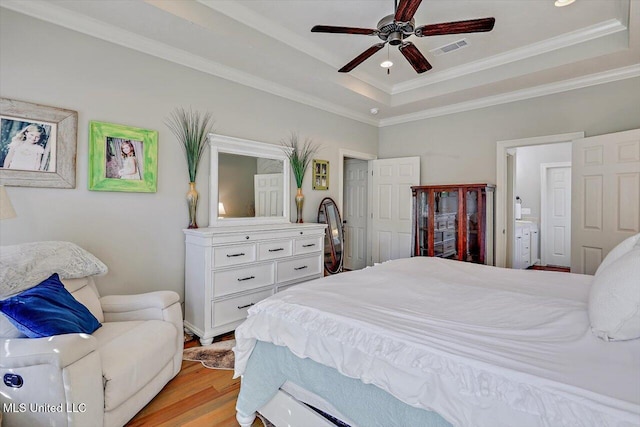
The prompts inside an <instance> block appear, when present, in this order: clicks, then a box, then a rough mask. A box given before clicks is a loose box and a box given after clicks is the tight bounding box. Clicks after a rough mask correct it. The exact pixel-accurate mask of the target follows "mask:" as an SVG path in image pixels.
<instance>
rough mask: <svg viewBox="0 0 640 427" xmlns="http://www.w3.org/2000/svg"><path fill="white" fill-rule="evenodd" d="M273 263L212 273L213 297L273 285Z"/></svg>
mask: <svg viewBox="0 0 640 427" xmlns="http://www.w3.org/2000/svg"><path fill="white" fill-rule="evenodd" d="M274 273H275V272H274V264H273V262H271V263H268V264H263V265H252V266H246V267H239V268H233V269H230V270H222V271H214V272H213V297H214V298H216V297H220V296H223V295H228V294H232V293H236V292H242V291H246V290H249V289H255V288H259V287H261V286H268V285H272V284H273V279H274V275H275V274H274Z"/></svg>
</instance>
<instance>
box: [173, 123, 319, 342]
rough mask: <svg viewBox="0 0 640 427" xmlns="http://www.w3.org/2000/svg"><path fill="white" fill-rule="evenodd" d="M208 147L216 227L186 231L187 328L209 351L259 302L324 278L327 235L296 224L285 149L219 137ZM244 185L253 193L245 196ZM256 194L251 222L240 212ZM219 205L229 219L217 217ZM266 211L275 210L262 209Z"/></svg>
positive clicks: (211, 204)
mask: <svg viewBox="0 0 640 427" xmlns="http://www.w3.org/2000/svg"><path fill="white" fill-rule="evenodd" d="M210 145H211V171H212V173H211V175H210V180H211V181H210V185H209V190H210V194H209V224H210V227H208V228H199V229H186V230H184V233H185V236H186V250H185V253H186V262H185V310H184V311H185V320H184V325H185V327H186V328H187V329H189V330H191V331H193V333H194V334H195V335H197V336H198V337H200V342H201V343H202V344H203V345H207V344H210V343H211V342H212V341H213V338H214V337H215V336H217V335H220V334H223V333H227V332H230V331H233V330H234V329H235V328H236V326H238V325H239V324H240V323H242V321H244V319H245V318H246V317H247V310H248V309H249V307H251V306H252V305H254V304H256V303H257V302H259V301H260V300H262V299H264V298H267V297H268V296H270V295H272V294H274V293H275V292H280V291H282V290H284V289H286V288H288V287H290V286H293V285H296V284H299V283H301V282H304V281H307V280H311V279H315V278H318V277H322V275H323V268H324V265H323V258H322V257H323V242H324V229H325V227H326V225H325V224H313V223H310V224H294V223H291V222H290V216H289V209H288V205H289V200H290V199H289V197H290V194H289V188H290V185H289V180H290V177H291V176H290V174H289V168H288V167H285V166H287V165H288V158H287V156H286V154H285V153H284V152H283V150H282V147H280V146H278V145H275V144H266V143H261V142H256V141H248V140H243V139H238V138H232V137H228V136H223V135H214V134H212V135H211V136H210ZM223 162H231V163H230V164H231V165H233V167H230V165H229V164H223ZM239 164H243V165H245V167H244V168H240V167H238V166H237V165H239ZM229 169H232V171H231V173H229ZM274 171H277V172H275V173H274ZM228 181H232V182H228ZM261 181H269V182H272V183H273V184H271V185H270V186H269V187H270V189H271V190H270V192H269V193H265V192H264V191H263V190H262V189H261V188H262V187H261V186H260V185H259V183H260V182H261ZM240 182H246V183H247V186H248V187H252V188H253V189H244V187H242V188H243V189H242V190H239V188H240V187H238V186H239V183H240ZM231 184H233V185H231ZM254 190H255V200H254V201H253V203H254V204H255V206H256V209H254V211H255V212H254V213H253V214H252V215H251V216H247V213H246V210H240V211H237V210H235V209H234V206H238V205H242V204H243V203H245V202H244V200H246V196H247V193H250V194H251V195H252V196H253V194H254ZM265 194H268V196H265ZM252 199H253V197H252ZM239 200H243V202H242V203H241V202H239ZM283 201H285V203H282V202H283ZM221 202H223V203H224V206H225V210H226V212H227V214H226V215H225V216H224V217H221V216H220V215H219V213H220V212H219V204H220V203H221ZM264 203H266V205H268V206H270V207H269V208H266V209H263V208H262V207H263V204H264ZM234 212H235V213H234ZM269 212H271V213H272V214H271V215H270V214H269Z"/></svg>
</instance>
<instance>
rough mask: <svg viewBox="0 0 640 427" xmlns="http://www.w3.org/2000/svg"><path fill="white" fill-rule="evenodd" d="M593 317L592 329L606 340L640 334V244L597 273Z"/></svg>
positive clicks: (592, 293) (591, 297) (591, 298)
mask: <svg viewBox="0 0 640 427" xmlns="http://www.w3.org/2000/svg"><path fill="white" fill-rule="evenodd" d="M589 320H590V322H591V331H592V332H593V333H594V334H595V335H596V336H598V337H600V338H602V339H604V340H606V341H609V340H630V339H634V338H640V247H638V248H633V249H632V250H630V251H629V252H627V253H625V254H624V255H622V256H620V257H619V258H618V259H617V260H615V261H614V262H612V263H611V264H610V265H608V266H607V267H606V268H604V269H602V271H599V272H598V274H596V276H595V278H594V281H593V285H592V287H591V291H590V293H589Z"/></svg>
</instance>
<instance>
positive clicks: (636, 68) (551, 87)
mask: <svg viewBox="0 0 640 427" xmlns="http://www.w3.org/2000/svg"><path fill="white" fill-rule="evenodd" d="M634 77H640V64H634V65H630V66H627V67H621V68H616V69H613V70H608V71H604V72H601V73H594V74H589V75H587V76H582V77H577V78H575V79H568V80H563V81H560V82H555V83H549V84H546V85H540V86H536V87H533V88H529V89H523V90H517V91H513V92H508V93H504V94H500V95H496V96H488V97H485V98H481V99H475V100H473V101H469V102H461V103H459V104H453V105H447V106H445V107H437V108H431V109H428V110H423V111H419V112H416V113H411V114H404V115H401V116H395V117H389V118H387V119H382V120H380V122H379V124H378V127H385V126H393V125H397V124H401V123H408V122H414V121H417V120H424V119H430V118H433V117H439V116H445V115H447V114H455V113H462V112H464V111H470V110H476V109H479V108H486V107H491V106H494V105H500V104H507V103H509V102H515V101H523V100H526V99H530V98H537V97H540V96H546V95H553V94H555V93H560V92H567V91H570V90H575V89H581V88H585V87H589V86H596V85H600V84H604V83H610V82H615V81H618V80H625V79H631V78H634Z"/></svg>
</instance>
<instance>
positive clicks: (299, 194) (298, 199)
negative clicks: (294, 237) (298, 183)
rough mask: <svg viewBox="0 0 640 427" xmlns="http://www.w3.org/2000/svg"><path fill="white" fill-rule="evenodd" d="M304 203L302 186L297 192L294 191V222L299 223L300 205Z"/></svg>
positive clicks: (300, 220)
mask: <svg viewBox="0 0 640 427" xmlns="http://www.w3.org/2000/svg"><path fill="white" fill-rule="evenodd" d="M303 204H304V194H302V188H298V192H297V193H296V211H297V214H298V219H297V220H296V223H298V224H301V223H303V222H304V221H302V205H303Z"/></svg>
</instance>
